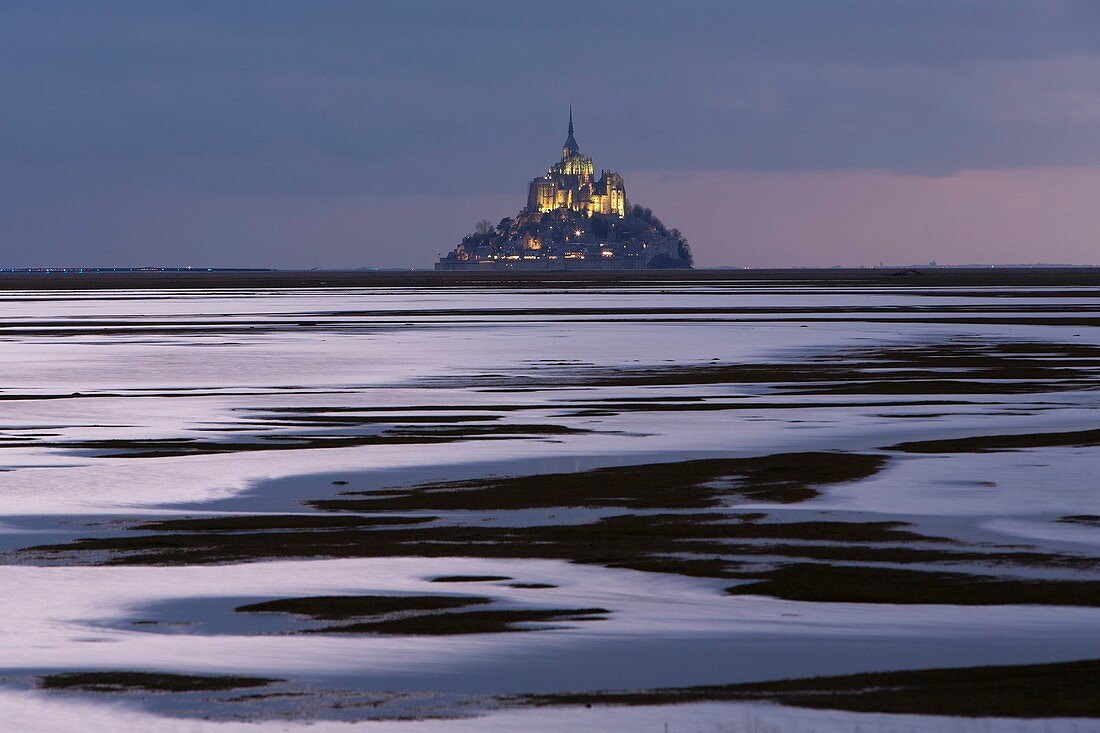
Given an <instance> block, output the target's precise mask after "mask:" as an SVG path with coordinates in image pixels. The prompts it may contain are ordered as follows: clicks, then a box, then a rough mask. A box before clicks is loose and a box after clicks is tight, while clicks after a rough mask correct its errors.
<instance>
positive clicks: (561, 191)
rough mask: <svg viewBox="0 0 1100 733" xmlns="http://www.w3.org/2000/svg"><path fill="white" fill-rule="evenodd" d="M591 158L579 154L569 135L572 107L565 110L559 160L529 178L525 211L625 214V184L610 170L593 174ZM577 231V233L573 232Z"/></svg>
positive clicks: (589, 214)
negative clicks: (565, 133)
mask: <svg viewBox="0 0 1100 733" xmlns="http://www.w3.org/2000/svg"><path fill="white" fill-rule="evenodd" d="M594 171H595V166H594V165H593V163H592V159H591V158H589V157H588V156H586V155H581V149H580V146H579V145H578V144H577V140H576V138H574V137H573V109H572V108H570V109H569V135H568V137H567V138H566V140H565V144H564V145H562V148H561V160H560V161H558V162H557V163H556V164H554V165H553V166H552V167H551V168H550V169H549V170H548V171H547V172H546V175H545V176H542V177H540V178H536V179H535V180H533V181H531V185H530V187H529V189H528V194H527V210H528V211H537V212H539V213H547V212H550V211H555V210H557V209H568V210H570V211H577V212H583V213H584V214H586V215H588V216H593V215H595V214H603V215H604V216H617V217H619V218H623V217H624V216H626V187H625V186H624V185H623V177H622V176H620V175H619V174H618V173H616V172H614V171H600V178H599V180H596V179H595V176H594ZM577 234H578V235H579V234H581V232H577Z"/></svg>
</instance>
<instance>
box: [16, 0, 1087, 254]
mask: <svg viewBox="0 0 1100 733" xmlns="http://www.w3.org/2000/svg"><path fill="white" fill-rule="evenodd" d="M570 100H572V101H573V103H574V105H575V107H576V109H577V121H578V135H577V136H578V138H579V140H580V142H581V145H582V147H584V148H585V149H586V151H587V152H589V153H590V154H593V155H594V156H595V157H596V164H597V166H599V165H600V164H604V165H608V166H611V165H614V166H615V167H616V168H619V169H621V170H623V171H624V172H628V171H631V170H651V171H667V172H671V173H674V172H676V171H681V170H700V169H712V170H737V171H796V170H829V169H862V168H877V169H884V170H890V171H896V172H901V173H919V174H930V175H946V174H949V173H951V172H953V171H956V170H961V169H968V168H983V167H984V168H1007V167H1029V166H1065V165H1098V164H1100V134H1098V132H1097V130H1098V129H1100V124H1098V123H1100V5H1097V4H1095V3H1088V2H1081V3H1075V2H1058V1H1057V0H1045V1H1042V2H1027V3H1025V2H930V1H922V2H881V1H878V0H875V1H873V2H821V1H820V0H807V1H805V2H780V1H777V0H767V1H764V2H739V3H727V2H707V3H704V2H676V3H672V2H668V3H656V2H632V3H607V2H596V3H593V2H586V3H579V2H577V3H573V2H565V3H559V2H555V3H538V4H535V3H515V2H499V3H490V2H481V3H473V2H469V3H459V2H416V3H412V2H365V1H356V2H338V1H335V0H333V1H329V2H320V1H318V2H306V1H305V0H302V1H299V2H286V1H284V0H263V1H260V2H246V1H237V2H234V1H233V0H218V1H216V2H202V1H195V0H191V1H189V2H173V3H151V2H141V1H137V2H121V1H120V2H90V1H87V0H85V1H83V2H40V1H33V2H12V1H10V0H9V1H8V2H0V173H2V177H0V196H2V197H3V200H4V201H5V202H6V203H0V216H2V215H3V214H4V208H9V209H10V208H11V207H13V206H17V205H18V206H21V207H23V208H21V209H20V210H19V211H18V212H16V213H18V215H19V217H18V218H19V220H20V221H22V222H24V223H33V222H34V220H35V219H34V216H33V213H34V211H35V207H41V206H46V205H49V206H53V207H56V206H58V205H59V203H58V202H64V201H68V200H72V201H79V202H80V205H81V206H85V207H86V206H88V201H89V198H88V197H90V196H104V195H108V194H112V193H124V192H128V191H141V192H142V194H143V195H148V192H150V191H156V190H160V189H165V190H172V191H176V192H183V193H186V194H187V195H192V196H293V197H311V198H318V199H322V200H326V199H329V198H331V197H341V196H354V195H373V196H383V195H391V196H392V195H413V194H416V195H421V194H423V195H442V196H448V195H453V194H457V193H462V194H481V193H488V194H503V193H510V194H511V195H512V196H514V197H516V198H519V197H521V196H522V193H523V192H522V186H523V184H524V182H525V181H526V180H529V179H530V178H531V177H532V176H534V175H536V174H537V173H538V172H539V171H540V170H541V169H543V168H544V167H545V166H546V165H547V164H548V163H549V162H551V158H552V157H553V155H554V149H555V147H556V146H557V145H558V144H560V140H559V138H561V137H562V135H563V128H564V117H565V106H566V104H568V102H569V101H570ZM517 191H518V193H517ZM244 213H245V214H247V212H244ZM475 219H476V217H475ZM29 225H30V224H28V226H29ZM2 226H3V224H2V223H0V227H2ZM101 226H102V227H103V229H104V231H102V232H100V233H99V234H97V235H96V236H101V237H103V238H105V239H109V238H110V237H111V236H112V233H111V232H110V231H109V229H110V226H109V225H108V224H102V225H101ZM120 227H121V224H120ZM2 231H3V230H0V232H2ZM3 233H4V234H5V239H6V240H9V241H10V239H11V238H12V236H13V235H16V234H19V233H20V232H11V231H7V232H3ZM89 246H91V247H92V248H93V249H94V247H95V246H96V245H95V242H91V243H90V245H89Z"/></svg>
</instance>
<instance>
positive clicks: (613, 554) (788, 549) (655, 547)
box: [24, 453, 1100, 605]
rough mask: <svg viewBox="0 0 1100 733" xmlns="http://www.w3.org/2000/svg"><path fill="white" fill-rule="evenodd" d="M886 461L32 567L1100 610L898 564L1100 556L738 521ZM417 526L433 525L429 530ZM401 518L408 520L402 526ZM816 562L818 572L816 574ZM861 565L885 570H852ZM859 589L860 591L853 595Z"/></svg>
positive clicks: (677, 468) (643, 479)
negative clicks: (540, 571)
mask: <svg viewBox="0 0 1100 733" xmlns="http://www.w3.org/2000/svg"><path fill="white" fill-rule="evenodd" d="M884 460H885V458H884V457H883V456H873V455H862V454H845V453H817V454H788V455H777V456H770V457H766V458H753V459H727V460H718V461H696V462H689V463H686V464H685V463H673V464H653V465H650V466H634V467H624V468H615V469H597V470H594V471H588V472H582V473H574V474H550V475H543V476H520V477H514V478H490V479H483V480H475V481H463V482H452V483H448V484H429V485H425V486H417V487H410V488H405V489H394V490H389V491H382V492H371V493H370V494H367V495H356V494H355V493H354V492H348V493H347V494H346V496H345V497H342V498H337V499H331V500H319V501H317V502H314V503H315V505H316V506H317V507H318V508H321V509H325V510H328V511H334V510H338V511H355V512H357V513H359V514H369V513H372V512H382V513H387V514H392V513H393V512H400V511H411V510H415V511H418V512H427V513H432V514H433V516H436V515H442V514H444V513H446V512H448V511H452V510H454V509H455V508H456V507H458V508H460V509H467V508H475V509H480V510H483V511H500V510H512V509H530V508H544V509H545V508H553V507H563V508H564V507H574V506H594V507H602V508H608V507H613V508H614V507H618V508H623V509H630V510H633V511H634V512H637V513H633V514H623V515H619V516H612V517H604V518H602V519H599V520H597V521H594V522H591V523H588V524H581V525H553V524H550V525H538V526H531V527H499V526H485V525H467V524H465V523H462V522H461V521H460V523H459V524H457V525H454V524H448V523H447V522H445V521H437V522H432V523H430V524H424V523H422V524H415V525H411V526H399V525H390V526H387V525H380V526H374V527H370V526H367V527H358V526H357V527H344V526H336V527H332V526H320V527H309V528H306V527H302V526H296V527H295V528H294V529H269V530H265V531H255V529H254V527H255V524H249V523H248V521H249V520H248V518H247V516H246V517H245V519H244V522H245V523H244V524H242V525H241V526H240V527H239V528H234V527H233V522H234V521H235V520H234V518H233V517H216V518H212V519H210V520H204V519H198V518H193V519H182V520H163V521H159V522H155V523H151V524H150V523H146V524H139V525H136V526H135V529H138V530H142V531H149V530H155V531H156V533H155V534H141V535H134V536H122V537H92V538H87V539H82V540H77V541H75V542H72V543H68V544H60V545H50V546H44V547H37V548H31V549H30V550H28V551H25V552H24V557H45V558H62V559H64V560H65V561H67V562H91V563H106V564H161V565H176V564H201V563H217V562H241V561H256V560H263V559H272V558H290V557H387V556H421V557H453V556H470V557H488V558H493V557H500V558H555V559H567V560H572V561H574V562H581V563H595V564H600V565H605V566H610V567H623V568H632V569H638V570H645V571H651V572H670V573H680V574H684V575H697V576H704V577H715V578H728V579H737V580H742V581H745V583H746V584H744V585H738V586H734V587H733V588H731V592H732V593H735V594H739V593H755V594H761V593H763V594H766V595H773V596H776V597H780V598H790V599H796V600H797V599H802V598H810V597H812V598H813V599H814V600H822V601H825V600H838V601H843V600H866V601H867V602H884V603H959V602H964V601H961V600H960V599H962V598H965V597H973V598H976V599H980V600H981V602H983V603H988V604H998V603H1049V604H1056V605H1067V604H1069V605H1073V604H1079V605H1100V581H1094V580H1061V579H1059V580H1054V579H1041V578H1026V579H1020V578H999V577H994V576H992V575H990V574H988V573H987V574H974V573H971V572H962V571H959V572H943V571H942V570H930V569H927V568H926V567H922V568H921V569H919V570H918V569H911V570H903V569H898V568H897V567H895V566H897V565H899V564H901V565H906V564H919V565H922V566H927V565H929V564H940V565H941V566H955V567H956V568H958V566H960V565H981V566H984V567H998V566H1008V567H1011V566H1019V567H1029V568H1033V569H1034V568H1038V569H1042V568H1065V569H1072V570H1075V571H1078V572H1085V571H1092V572H1095V571H1096V569H1097V564H1098V563H1097V560H1096V559H1095V558H1089V557H1083V556H1076V555H1057V554H1051V553H1040V552H1033V551H1026V550H1021V549H1019V548H999V547H987V546H979V545H966V544H964V543H961V542H958V541H953V540H950V539H947V538H942V537H931V536H926V535H922V534H920V533H918V532H915V531H913V530H912V529H911V528H909V527H908V525H906V524H905V523H904V522H899V521H872V522H853V521H838V520H833V519H831V518H830V516H829V513H827V512H822V513H821V514H820V516H819V518H818V519H815V521H785V522H784V521H762V520H764V519H766V518H767V517H765V516H764V515H762V513H759V512H757V513H748V514H746V513H744V512H737V511H736V510H735V509H725V510H723V507H725V506H729V505H731V504H734V503H736V502H738V501H744V500H746V499H749V500H753V501H762V500H767V501H771V502H798V501H803V500H805V499H808V498H811V497H812V496H814V495H816V493H817V491H818V490H819V487H821V486H824V485H828V484H831V483H839V482H843V481H851V480H857V479H859V478H863V477H866V476H869V475H872V474H874V473H875V472H876V471H877V470H878V469H879V468H880V467H881V465H882V463H883V461H884ZM701 509H706V510H707V511H706V512H700V511H698V510H701ZM669 510H676V511H671V512H670V511H669ZM690 510H694V511H690ZM319 516H328V515H319ZM411 519H414V520H420V521H423V519H424V517H415V518H411ZM386 521H387V522H392V521H400V520H399V519H397V520H395V519H393V518H392V517H388V518H387V520H386ZM175 522H182V524H180V525H175V524H174V523H175ZM204 522H210V524H204ZM278 524H279V522H278V521H274V523H273V524H271V525H268V526H272V527H276V526H277V525H278ZM27 553H30V555H28V554H27ZM762 561H763V564H762ZM807 561H814V564H812V565H809V566H806V562H807ZM852 562H856V563H875V564H876V565H874V566H873V567H867V568H865V567H860V566H852V565H843V563H852ZM817 563H821V564H817ZM837 563H840V565H837ZM807 568H809V569H807ZM830 573H834V574H837V577H838V578H840V577H842V576H843V577H842V579H843V580H844V581H845V582H844V583H841V582H829V581H828V579H829V578H830ZM844 573H847V575H843V574H844ZM853 578H854V580H855V583H856V585H857V586H858V587H856V588H855V589H853V588H852V587H850V584H846V583H847V581H850V580H853ZM918 581H919V582H918ZM853 594H857V595H858V596H859V598H858V599H857V598H854V597H853ZM971 594H976V595H971Z"/></svg>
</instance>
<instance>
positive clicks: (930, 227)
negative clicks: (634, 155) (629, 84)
mask: <svg viewBox="0 0 1100 733" xmlns="http://www.w3.org/2000/svg"><path fill="white" fill-rule="evenodd" d="M627 185H628V195H629V196H630V197H631V200H632V201H635V202H637V203H641V204H643V205H646V206H650V207H652V208H653V209H654V211H655V212H656V213H657V214H658V215H659V216H660V217H661V218H662V219H663V220H664V221H665V222H666V223H667V224H669V225H670V226H676V227H679V228H680V229H681V230H682V231H683V232H684V233H685V234H686V235H687V237H688V238H689V239H690V240H691V242H692V247H693V249H694V251H695V255H696V262H697V264H698V265H700V266H704V267H705V266H714V265H723V264H734V265H743V266H749V267H791V266H799V265H805V266H830V265H836V264H839V265H873V264H878V263H879V262H887V263H892V264H899V263H924V262H928V261H929V260H936V261H937V262H939V263H941V264H964V263H973V262H983V263H1030V262H1051V263H1053V262H1061V263H1076V264H1097V263H1100V205H1098V200H1100V199H1098V194H1100V168H1084V167H1082V168H1026V169H1025V168H1018V169H983V170H966V171H961V172H959V173H956V174H953V175H950V176H945V177H940V178H932V177H926V176H917V175H903V174H897V173H891V172H887V171H875V170H863V171H820V172H794V173H753V172H733V171H731V172H724V171H698V172H691V173H682V174H673V175H669V174H664V173H648V172H640V173H639V172H635V173H633V174H631V175H630V176H629V177H628V178H627Z"/></svg>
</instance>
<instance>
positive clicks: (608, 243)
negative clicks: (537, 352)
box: [435, 108, 692, 270]
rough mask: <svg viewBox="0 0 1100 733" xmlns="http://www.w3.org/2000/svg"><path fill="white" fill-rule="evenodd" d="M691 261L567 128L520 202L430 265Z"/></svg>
mask: <svg viewBox="0 0 1100 733" xmlns="http://www.w3.org/2000/svg"><path fill="white" fill-rule="evenodd" d="M691 266H692V257H691V248H690V247H689V246H688V243H687V240H686V239H684V237H683V235H682V234H681V233H680V231H679V230H678V229H670V228H668V227H666V226H665V224H664V223H663V222H662V221H661V220H660V219H658V218H657V217H656V216H654V214H653V212H652V211H651V210H650V209H647V208H643V207H641V206H638V205H632V204H631V203H630V201H629V200H628V199H627V196H626V185H625V183H624V182H623V177H622V176H621V175H620V174H619V173H617V172H615V171H609V170H601V171H600V176H599V178H597V177H596V175H595V165H594V164H593V162H592V158H590V157H588V156H587V155H584V154H582V153H581V149H580V145H578V144H577V139H576V137H574V134H573V110H572V108H570V110H569V131H568V134H567V136H566V138H565V143H564V144H563V145H562V147H561V160H559V161H558V162H557V163H555V164H554V165H552V166H550V168H549V169H548V170H547V171H546V174H545V175H542V176H539V177H538V178H535V179H534V180H532V181H531V182H530V183H529V184H528V186H527V205H526V206H524V207H523V209H521V210H520V212H519V213H518V214H517V215H516V216H515V217H505V218H503V219H501V220H500V222H499V223H498V224H496V225H495V226H494V225H493V223H492V222H490V221H489V220H488V219H482V220H481V221H480V222H478V224H477V227H476V228H475V230H474V231H473V233H471V234H468V235H466V236H465V237H463V238H462V241H461V242H460V243H459V244H458V246H457V247H455V248H454V249H453V250H452V251H451V252H449V253H448V254H447V255H445V256H444V257H442V258H440V260H439V262H437V263H436V266H435V269H437V270H593V269H596V270H644V269H675V268H681V269H682V268H690V267H691Z"/></svg>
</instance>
